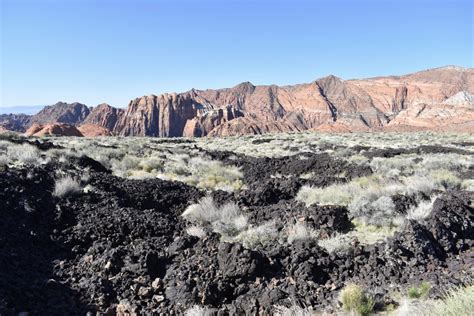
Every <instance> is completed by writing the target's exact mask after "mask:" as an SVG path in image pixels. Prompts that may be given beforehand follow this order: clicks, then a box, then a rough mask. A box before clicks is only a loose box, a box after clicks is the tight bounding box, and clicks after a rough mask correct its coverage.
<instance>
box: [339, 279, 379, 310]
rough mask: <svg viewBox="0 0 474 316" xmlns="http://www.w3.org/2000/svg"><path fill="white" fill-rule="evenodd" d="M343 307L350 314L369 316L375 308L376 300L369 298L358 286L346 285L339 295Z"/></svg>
mask: <svg viewBox="0 0 474 316" xmlns="http://www.w3.org/2000/svg"><path fill="white" fill-rule="evenodd" d="M339 301H340V302H341V303H342V307H343V308H344V309H345V310H346V311H349V312H356V313H358V314H360V315H367V314H369V313H370V312H372V310H373V308H374V305H375V303H374V300H373V299H372V298H371V297H369V296H367V294H366V293H365V292H364V290H363V289H362V288H361V287H360V286H358V285H356V284H348V285H346V286H345V287H344V288H343V289H342V290H341V293H340V294H339Z"/></svg>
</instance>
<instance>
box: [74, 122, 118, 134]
mask: <svg viewBox="0 0 474 316" xmlns="http://www.w3.org/2000/svg"><path fill="white" fill-rule="evenodd" d="M77 130H78V131H79V132H80V133H81V134H82V136H84V137H99V136H112V135H113V134H112V132H111V131H110V130H108V129H106V128H105V127H102V126H100V125H96V124H83V125H81V126H79V127H78V128H77Z"/></svg>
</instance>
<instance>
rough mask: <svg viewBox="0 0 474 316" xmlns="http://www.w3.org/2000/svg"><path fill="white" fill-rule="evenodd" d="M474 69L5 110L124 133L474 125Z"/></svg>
mask: <svg viewBox="0 0 474 316" xmlns="http://www.w3.org/2000/svg"><path fill="white" fill-rule="evenodd" d="M473 95H474V69H473V68H462V67H455V66H447V67H441V68H435V69H430V70H425V71H421V72H417V73H414V74H409V75H404V76H388V77H376V78H369V79H360V80H342V79H340V78H337V77H335V76H328V77H324V78H321V79H318V80H316V81H314V82H311V83H307V84H298V85H292V86H276V85H270V86H254V85H253V84H251V83H250V82H244V83H241V84H239V85H237V86H235V87H233V88H227V89H219V90H196V89H192V90H190V91H188V92H184V93H179V94H177V93H171V94H168V93H165V94H162V95H159V96H156V95H149V96H143V97H140V98H136V99H134V100H132V101H130V103H129V105H128V107H127V108H126V109H124V110H123V109H116V108H113V107H111V106H109V105H108V104H100V105H98V106H97V107H95V108H91V109H90V108H88V107H87V106H85V105H83V104H80V103H73V104H65V103H61V102H60V103H57V104H56V105H54V106H49V107H46V108H45V109H44V110H43V111H41V112H40V113H38V114H37V115H34V116H32V117H12V116H0V126H3V127H4V128H6V129H13V130H17V131H24V130H26V128H27V127H29V126H30V125H31V124H33V123H39V124H45V123H55V122H60V123H67V124H73V125H81V124H94V125H98V126H102V127H103V128H106V129H107V130H109V131H110V132H111V133H112V134H114V135H120V136H160V137H178V136H190V137H193V136H195V137H201V136H232V135H243V134H262V133H271V132H293V131H304V130H313V131H319V132H361V131H362V132H365V131H367V132H368V131H396V132H398V131H420V130H433V131H456V132H474V123H473V121H474V97H473Z"/></svg>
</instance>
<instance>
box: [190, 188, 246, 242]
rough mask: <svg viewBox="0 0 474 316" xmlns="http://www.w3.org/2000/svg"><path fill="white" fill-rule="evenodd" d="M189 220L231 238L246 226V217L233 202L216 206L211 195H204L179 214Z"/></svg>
mask: <svg viewBox="0 0 474 316" xmlns="http://www.w3.org/2000/svg"><path fill="white" fill-rule="evenodd" d="M181 216H183V217H184V218H185V219H187V220H188V221H190V222H193V223H196V224H199V225H201V226H209V227H211V228H212V230H213V231H214V232H216V233H219V234H221V236H223V237H224V238H232V237H235V236H236V235H238V234H239V233H240V232H242V231H243V230H244V229H246V228H247V224H248V223H247V217H246V216H245V215H243V214H242V213H241V211H240V209H239V207H238V205H237V204H235V203H227V204H224V205H222V206H220V207H219V206H217V205H216V204H215V202H214V200H213V199H212V197H209V196H207V197H204V198H202V199H201V200H200V201H199V202H198V203H196V204H193V205H191V206H189V207H188V208H187V209H186V210H185V211H184V212H183V214H182V215H181Z"/></svg>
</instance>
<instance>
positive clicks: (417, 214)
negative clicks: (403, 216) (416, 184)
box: [407, 195, 438, 221]
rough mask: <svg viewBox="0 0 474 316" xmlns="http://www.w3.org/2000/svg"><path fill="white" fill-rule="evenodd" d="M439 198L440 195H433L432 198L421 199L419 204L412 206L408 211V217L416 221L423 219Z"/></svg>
mask: <svg viewBox="0 0 474 316" xmlns="http://www.w3.org/2000/svg"><path fill="white" fill-rule="evenodd" d="M437 198H438V195H435V196H433V197H431V199H430V200H424V201H420V202H419V203H418V205H416V206H412V207H411V208H410V209H409V210H408V211H407V219H413V220H416V221H422V220H424V219H425V218H427V217H428V216H429V215H430V213H431V210H432V209H433V204H434V201H435V200H436V199H437Z"/></svg>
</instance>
